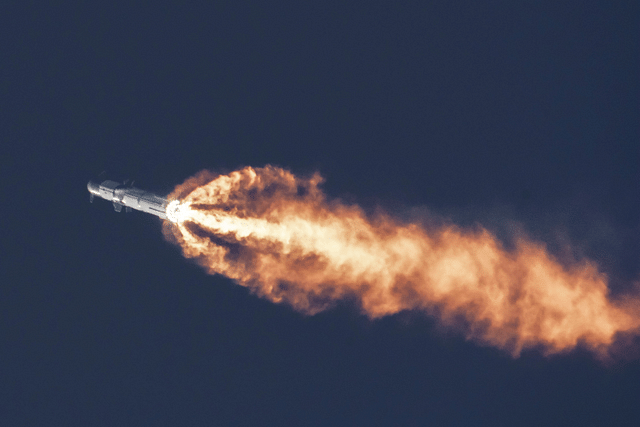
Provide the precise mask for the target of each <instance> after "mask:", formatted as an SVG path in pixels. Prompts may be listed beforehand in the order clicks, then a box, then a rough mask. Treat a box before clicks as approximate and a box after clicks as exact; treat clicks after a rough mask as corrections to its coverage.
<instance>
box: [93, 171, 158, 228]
mask: <svg viewBox="0 0 640 427" xmlns="http://www.w3.org/2000/svg"><path fill="white" fill-rule="evenodd" d="M87 189H88V190H89V193H91V196H92V199H93V196H97V197H100V198H102V199H105V200H108V201H110V202H112V203H113V207H114V209H115V210H116V211H118V212H120V210H122V208H123V207H125V208H126V210H129V209H135V210H138V211H142V212H146V213H150V214H152V215H155V216H157V217H160V218H162V219H167V214H166V208H167V204H168V203H169V202H168V201H167V199H166V198H164V197H160V196H157V195H155V194H153V193H150V192H148V191H144V190H140V189H139V188H135V187H127V186H126V185H124V184H122V183H119V182H116V181H110V180H107V181H103V182H101V183H100V184H98V183H96V182H93V181H89V182H88V183H87Z"/></svg>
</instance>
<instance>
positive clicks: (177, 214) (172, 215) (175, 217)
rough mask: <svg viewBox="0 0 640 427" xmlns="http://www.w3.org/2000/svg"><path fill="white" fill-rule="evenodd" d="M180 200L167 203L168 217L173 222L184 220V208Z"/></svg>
mask: <svg viewBox="0 0 640 427" xmlns="http://www.w3.org/2000/svg"><path fill="white" fill-rule="evenodd" d="M182 207H183V206H182V204H181V203H180V201H179V200H173V201H171V202H170V203H169V204H168V205H167V219H168V220H169V221H171V222H177V223H180V222H182V221H184V209H182Z"/></svg>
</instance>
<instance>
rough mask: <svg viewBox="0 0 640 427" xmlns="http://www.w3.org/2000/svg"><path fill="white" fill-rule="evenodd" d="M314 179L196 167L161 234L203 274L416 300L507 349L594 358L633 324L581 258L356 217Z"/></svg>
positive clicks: (636, 314)
mask: <svg viewBox="0 0 640 427" xmlns="http://www.w3.org/2000/svg"><path fill="white" fill-rule="evenodd" d="M322 181H323V180H322V178H321V177H320V175H319V174H315V175H313V176H311V177H297V176H295V175H293V174H292V173H291V172H289V171H286V170H283V169H280V168H277V167H272V166H266V167H264V168H251V167H246V168H244V169H242V170H238V171H235V172H232V173H230V174H228V175H215V174H213V173H211V172H208V171H203V172H201V173H200V174H198V175H196V176H195V177H193V178H190V179H189V180H187V181H186V182H185V183H184V184H182V185H179V186H178V187H177V188H176V189H175V190H174V192H173V194H172V195H171V196H170V197H169V199H177V200H180V206H179V208H178V209H175V211H174V213H173V215H174V218H175V219H176V222H173V223H171V222H165V224H164V231H165V235H166V236H167V237H168V238H169V239H170V240H172V241H174V242H176V243H177V244H179V245H180V247H181V248H182V251H183V253H184V255H185V256H186V257H189V258H194V259H196V260H197V261H198V262H199V263H200V264H201V265H202V266H203V267H204V268H205V269H206V270H207V271H208V272H209V273H212V274H222V275H225V276H227V277H229V278H231V279H233V280H235V281H236V282H238V283H239V284H240V285H242V286H246V287H249V288H250V289H252V290H253V291H254V292H255V293H257V294H258V295H260V296H262V297H264V298H267V299H268V300H270V301H273V302H277V303H280V302H284V303H287V304H289V305H291V306H292V307H294V308H295V309H296V310H299V311H301V312H304V313H307V314H314V313H317V312H319V311H322V310H325V309H327V308H328V307H330V306H332V304H334V303H335V302H336V301H338V300H341V299H352V300H355V301H357V304H358V305H359V306H360V307H361V309H362V311H363V312H364V313H365V314H366V315H367V316H369V317H370V318H378V317H381V316H385V315H390V314H394V313H398V312H400V311H403V310H423V311H426V312H428V313H430V314H433V315H436V316H437V317H438V318H439V319H440V320H441V322H442V323H443V324H445V325H450V326H456V327H460V323H462V324H463V326H462V328H463V331H464V334H465V335H466V337H467V338H470V339H474V340H476V341H477V342H480V343H482V344H487V345H492V346H496V347H498V348H501V349H504V350H506V351H508V352H510V353H511V354H512V355H513V356H514V357H517V356H518V355H519V354H520V353H521V351H522V350H523V349H527V348H540V349H541V350H542V351H543V352H544V353H545V354H553V353H560V352H566V351H570V350H571V349H573V348H575V347H576V346H577V345H579V344H580V345H583V346H586V347H587V348H589V349H590V350H591V351H593V352H594V353H596V354H598V355H601V356H605V355H606V354H607V353H608V352H609V350H610V348H611V346H612V345H613V344H614V343H615V342H616V341H617V339H618V338H619V337H620V336H627V337H628V336H634V335H636V334H637V333H638V330H639V328H640V304H639V299H638V298H637V297H635V296H627V297H626V298H624V299H617V300H614V299H613V298H612V297H610V295H609V289H608V287H607V278H606V277H605V276H604V274H602V273H600V272H599V271H598V269H597V267H596V265H595V264H594V263H593V262H591V261H583V262H580V263H574V265H569V266H566V265H561V264H560V263H559V262H558V261H556V260H555V259H554V258H553V257H552V256H551V255H550V254H549V253H547V251H546V250H545V247H544V246H543V245H542V244H540V243H536V242H533V241H529V240H526V239H519V240H518V241H517V242H516V244H515V248H514V249H513V250H509V251H508V250H506V249H505V248H504V247H503V246H502V245H501V243H500V242H499V241H498V240H497V239H496V238H495V237H494V236H493V235H492V234H491V233H489V232H488V231H487V230H484V229H474V230H464V229H461V228H459V227H456V226H455V225H442V226H439V227H437V228H434V229H431V228H430V227H429V228H426V227H421V226H419V225H416V224H403V223H400V222H398V221H396V220H394V219H393V218H391V217H390V216H388V215H387V214H384V213H380V212H379V213H377V214H376V215H374V216H372V217H371V216H370V217H367V215H365V214H364V212H363V211H362V210H361V209H360V208H359V207H357V206H347V205H344V204H342V203H340V202H339V201H331V200H327V198H326V197H325V195H324V193H323V192H322V190H321V189H320V187H319V186H320V184H321V183H322ZM461 321H462V322H461Z"/></svg>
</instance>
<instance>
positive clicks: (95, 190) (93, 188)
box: [87, 181, 100, 194]
mask: <svg viewBox="0 0 640 427" xmlns="http://www.w3.org/2000/svg"><path fill="white" fill-rule="evenodd" d="M87 190H89V193H91V194H100V185H98V184H96V183H95V182H93V181H89V182H88V183H87Z"/></svg>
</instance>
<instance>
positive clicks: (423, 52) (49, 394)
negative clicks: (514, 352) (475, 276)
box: [0, 0, 640, 426]
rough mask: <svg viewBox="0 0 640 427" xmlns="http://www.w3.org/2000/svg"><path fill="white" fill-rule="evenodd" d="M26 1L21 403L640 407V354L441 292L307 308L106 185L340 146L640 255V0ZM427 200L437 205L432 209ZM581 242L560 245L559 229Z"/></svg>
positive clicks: (49, 421)
mask: <svg viewBox="0 0 640 427" xmlns="http://www.w3.org/2000/svg"><path fill="white" fill-rule="evenodd" d="M117 3H118V2H107V3H106V4H104V5H101V6H96V5H95V4H76V5H73V4H70V3H67V4H64V5H63V4H61V2H49V4H38V3H35V2H33V3H31V2H20V4H19V5H17V6H13V7H5V8H4V12H3V13H2V15H3V17H2V21H3V22H2V25H0V48H1V51H0V52H1V53H2V55H1V58H2V60H1V64H2V66H1V67H0V77H1V83H0V106H1V110H0V132H1V133H0V135H1V141H2V164H1V166H0V176H1V178H2V186H1V187H0V188H1V189H2V192H3V201H4V203H3V212H2V214H1V216H0V217H1V218H2V222H3V225H4V228H3V232H2V258H1V260H2V261H1V263H2V272H3V275H2V280H1V281H0V424H2V425H8V426H10V425H25V426H27V425H34V426H35V425H38V426H41V425H49V426H75V425H77V426H86V425H95V426H99V425H105V426H112V425H125V426H128V425H131V426H139V425H154V426H155V425H167V426H170V425H171V426H173V425H247V426H260V425H270V426H271V425H286V426H298V425H317V426H353V425H368V426H373V425H381V426H383V425H384V426H386V425H389V426H390V425H451V426H454V425H456V426H457V425H459V426H469V425H491V426H495V425H505V426H513V425H520V426H527V425H530V426H540V425H545V426H554V425H557V426H561V425H584V426H587V425H593V426H595V425H616V426H623V425H629V426H637V425H638V424H639V423H640V362H639V361H638V358H636V359H635V360H633V361H630V362H624V363H620V364H617V365H615V366H613V367H604V366H602V365H600V364H599V363H598V362H596V361H594V360H593V358H591V356H589V355H588V354H586V353H584V352H582V351H580V350H578V351H576V352H574V353H571V354H568V355H563V356H556V357H553V358H550V359H547V358H545V357H543V356H541V355H540V354H539V353H537V352H535V351H531V352H526V353H525V354H524V355H523V356H521V357H520V358H519V359H515V360H513V359H511V358H510V357H509V356H508V355H506V354H504V353H502V352H500V351H498V350H495V349H491V348H484V347H479V346H477V345H476V344H473V343H469V342H466V341H465V340H464V338H463V337H461V336H460V335H459V334H456V333H453V332H447V331H443V330H442V329H441V328H439V327H438V326H437V323H436V322H435V321H434V320H433V319H432V318H429V317H428V316H426V315H422V314H420V313H403V314H400V315H397V316H393V317H389V318H386V319H383V320H378V321H375V322H370V321H369V320H367V319H366V318H364V317H363V316H361V315H360V314H359V312H358V309H357V307H354V306H352V305H350V304H348V303H345V304H342V305H340V306H338V307H336V308H335V309H333V310H330V311H328V312H325V313H322V314H320V315H317V316H314V317H306V316H303V315H301V314H298V313H295V312H293V311H292V310H291V309H290V308H288V307H286V306H278V305H273V304H271V303H268V302H266V301H263V300H260V299H259V298H257V297H256V296H254V295H251V294H250V293H249V292H247V291H246V290H245V289H243V288H241V287H239V286H237V285H235V284H234V283H232V282H231V281H229V280H227V279H225V278H222V277H212V276H208V275H206V274H205V273H204V272H203V271H202V270H201V269H200V268H199V267H197V266H196V265H194V264H193V263H190V262H189V261H186V260H185V259H184V258H183V257H182V256H181V255H180V253H179V251H178V249H177V248H175V247H173V246H172V245H170V244H169V243H166V242H165V241H164V240H163V238H162V235H161V232H160V224H159V222H158V221H157V220H156V219H154V218H153V217H149V216H146V215H143V214H140V213H133V214H130V215H126V216H125V215H124V214H116V213H115V212H113V210H112V209H111V207H110V206H109V205H108V204H107V203H106V202H105V203H100V202H96V203H94V204H92V205H91V204H89V203H88V194H87V192H86V182H87V181H88V180H89V179H92V178H95V177H96V176H97V175H98V174H99V173H100V172H101V171H102V170H107V171H108V172H109V173H110V174H111V176H114V177H116V178H133V179H136V183H137V185H138V186H140V187H142V188H146V189H150V190H153V191H156V192H158V193H168V192H169V191H170V190H171V189H172V188H173V186H174V185H175V184H177V183H180V182H181V181H182V180H184V179H185V178H187V177H188V176H190V175H192V174H194V173H195V172H197V171H198V170H200V169H204V168H210V169H216V170H222V171H229V170H233V169H235V168H237V167H240V166H244V165H252V166H263V165H264V164H267V163H270V164H275V165H279V166H282V167H285V168H289V169H291V170H292V171H294V172H296V173H308V172H312V171H315V170H318V171H320V172H321V173H322V174H323V175H324V176H325V177H326V178H327V182H326V184H325V189H326V191H327V193H328V194H329V195H330V196H331V197H341V198H343V199H345V200H347V201H348V202H350V203H359V204H361V205H362V206H364V207H365V208H367V209H371V208H374V207H375V206H377V205H382V206H384V207H385V208H386V209H388V210H389V211H392V212H394V214H396V215H399V216H402V217H403V218H407V217H410V216H412V215H413V216H416V215H418V216H419V214H416V212H418V213H420V212H422V213H424V212H425V211H426V209H429V210H431V211H433V212H435V213H437V214H440V215H446V216H449V217H451V218H453V219H454V220H455V221H457V222H459V223H461V224H465V225H467V224H468V225H472V224H474V222H480V223H482V224H484V225H485V226H487V227H489V228H490V229H492V230H493V231H495V232H496V233H498V234H499V235H500V236H501V237H504V238H505V239H508V238H509V236H510V234H509V233H510V230H513V224H514V222H515V223H518V224H520V226H522V227H523V228H524V229H525V230H527V231H528V233H529V234H531V235H532V236H533V237H534V238H536V239H539V240H542V241H544V242H546V243H547V244H548V245H549V248H550V250H551V251H553V252H554V253H555V254H556V255H557V256H558V257H560V258H561V259H562V257H563V254H564V255H566V253H564V252H563V250H564V249H566V247H565V244H566V243H567V242H571V243H572V245H573V251H574V255H575V256H577V257H581V256H588V257H590V258H592V259H594V260H596V261H597V262H598V263H599V265H600V266H601V269H602V271H604V272H605V273H607V274H608V275H609V276H610V277H611V279H612V284H611V287H612V289H613V291H614V292H621V291H624V290H626V289H629V288H630V286H631V282H632V280H637V279H638V277H640V265H639V264H640V263H639V261H640V243H639V242H640V226H639V222H638V219H639V218H640V202H639V201H638V200H639V197H640V196H639V195H640V171H639V168H640V126H639V123H640V120H639V119H640V79H639V78H638V77H639V76H640V38H639V37H638V34H640V32H639V30H640V25H639V24H640V6H639V5H638V3H637V2H633V1H618V2H608V1H588V0H586V1H581V2H566V1H539V2H513V1H483V2H476V1H447V2H425V1H413V2H411V1H408V2H384V1H366V2H360V1H347V2H345V1H340V2H332V1H322V2H290V1H279V2H270V3H265V2H241V1H235V2H223V3H221V4H216V3H215V2H200V3H198V4H195V3H194V4H191V5H182V4H180V5H178V4H173V3H168V2H149V3H143V2H122V4H117ZM412 208H419V209H417V210H416V209H412ZM563 248H564V249H563Z"/></svg>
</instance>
